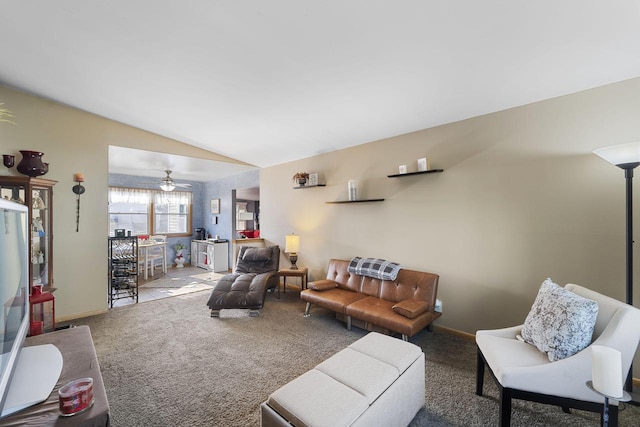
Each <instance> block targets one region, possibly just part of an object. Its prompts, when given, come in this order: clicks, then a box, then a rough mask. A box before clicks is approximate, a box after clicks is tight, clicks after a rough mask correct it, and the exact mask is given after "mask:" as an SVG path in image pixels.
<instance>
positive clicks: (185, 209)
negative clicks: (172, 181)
mask: <svg viewBox="0 0 640 427" xmlns="http://www.w3.org/2000/svg"><path fill="white" fill-rule="evenodd" d="M192 201H193V198H192V193H190V192H187V191H171V192H164V191H158V190H148V189H140V188H122V187H109V235H110V236H113V235H114V233H115V229H116V228H121V229H125V230H131V234H132V235H134V236H135V235H145V234H164V235H169V236H171V235H189V234H191V232H190V230H191V208H192Z"/></svg>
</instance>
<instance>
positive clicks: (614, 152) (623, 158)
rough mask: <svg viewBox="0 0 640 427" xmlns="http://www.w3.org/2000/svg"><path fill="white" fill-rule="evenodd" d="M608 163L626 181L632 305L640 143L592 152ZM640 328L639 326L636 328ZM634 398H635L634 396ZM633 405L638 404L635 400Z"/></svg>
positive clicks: (628, 385)
mask: <svg viewBox="0 0 640 427" xmlns="http://www.w3.org/2000/svg"><path fill="white" fill-rule="evenodd" d="M593 153H594V154H596V155H597V156H600V157H602V158H603V159H604V160H606V161H608V162H609V163H611V164H613V165H616V166H618V167H619V168H621V169H623V170H624V177H625V181H626V206H627V220H626V223H627V227H626V246H627V301H626V302H627V304H629V305H633V170H634V169H635V168H636V167H638V166H639V165H640V142H632V143H629V144H619V145H612V146H609V147H603V148H598V149H597V150H595V151H594V152H593ZM638 327H640V325H639V326H638ZM624 388H625V390H626V391H628V392H630V393H631V392H632V391H633V366H631V369H629V375H628V376H627V380H626V382H625V387H624ZM634 397H635V396H634ZM633 403H634V404H636V405H637V404H638V401H637V399H636V398H634V399H633Z"/></svg>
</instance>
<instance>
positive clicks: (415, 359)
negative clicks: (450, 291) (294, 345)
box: [261, 332, 425, 427]
mask: <svg viewBox="0 0 640 427" xmlns="http://www.w3.org/2000/svg"><path fill="white" fill-rule="evenodd" d="M424 382H425V380H424V353H423V352H422V349H421V348H420V347H418V346H417V345H415V344H411V343H409V342H405V341H402V340H400V339H397V338H392V337H389V336H387V335H382V334H379V333H377V332H370V333H369V334H367V335H366V336H364V337H362V338H361V339H359V340H358V341H356V342H354V343H353V344H351V345H350V346H349V347H347V348H345V349H344V350H341V351H340V352H338V353H336V354H335V355H333V356H332V357H330V358H329V359H327V360H325V361H324V362H322V363H320V364H319V365H318V366H316V367H315V368H314V369H312V370H310V371H307V372H305V373H304V374H302V375H301V376H299V377H298V378H296V379H294V380H293V381H291V382H290V383H288V384H285V385H284V386H282V387H281V388H279V389H278V390H276V391H275V392H274V393H273V394H271V396H269V398H268V399H267V401H266V402H264V403H263V404H262V405H261V421H262V426H263V427H271V426H290V425H294V426H296V427H322V426H327V427H340V426H366V427H371V426H381V427H382V426H384V427H390V426H407V425H408V424H409V423H410V422H411V420H412V419H413V417H415V415H416V413H417V412H418V411H419V410H420V408H421V407H422V406H423V405H424V403H425V389H424Z"/></svg>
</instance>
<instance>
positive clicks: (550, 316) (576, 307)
mask: <svg viewBox="0 0 640 427" xmlns="http://www.w3.org/2000/svg"><path fill="white" fill-rule="evenodd" d="M597 317H598V303H597V302H596V301H593V300H590V299H587V298H584V297H581V296H579V295H576V294H574V293H573V292H571V291H568V290H566V289H564V288H562V287H560V286H558V285H557V284H555V283H554V282H553V281H552V280H551V279H547V280H545V281H544V282H542V285H540V290H539V291H538V296H537V297H536V300H535V301H534V303H533V306H532V307H531V311H529V314H528V315H527V318H526V320H525V321H524V326H523V328H522V338H523V339H524V341H525V342H527V343H529V344H532V345H535V346H536V347H537V348H538V350H540V351H542V352H544V353H547V355H548V356H549V360H550V361H552V362H555V361H556V360H561V359H564V358H566V357H569V356H572V355H574V354H576V353H577V352H579V351H580V350H583V349H584V348H586V347H587V346H588V345H589V344H591V338H592V336H593V328H594V326H595V324H596V318H597Z"/></svg>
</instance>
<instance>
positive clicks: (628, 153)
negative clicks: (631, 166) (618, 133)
mask: <svg viewBox="0 0 640 427" xmlns="http://www.w3.org/2000/svg"><path fill="white" fill-rule="evenodd" d="M593 154H595V155H597V156H600V157H602V158H603V159H604V160H606V161H607V162H609V163H611V164H614V165H623V164H625V163H638V162H640V142H630V143H628V144H618V145H611V146H609V147H602V148H598V149H597V150H594V152H593Z"/></svg>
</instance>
